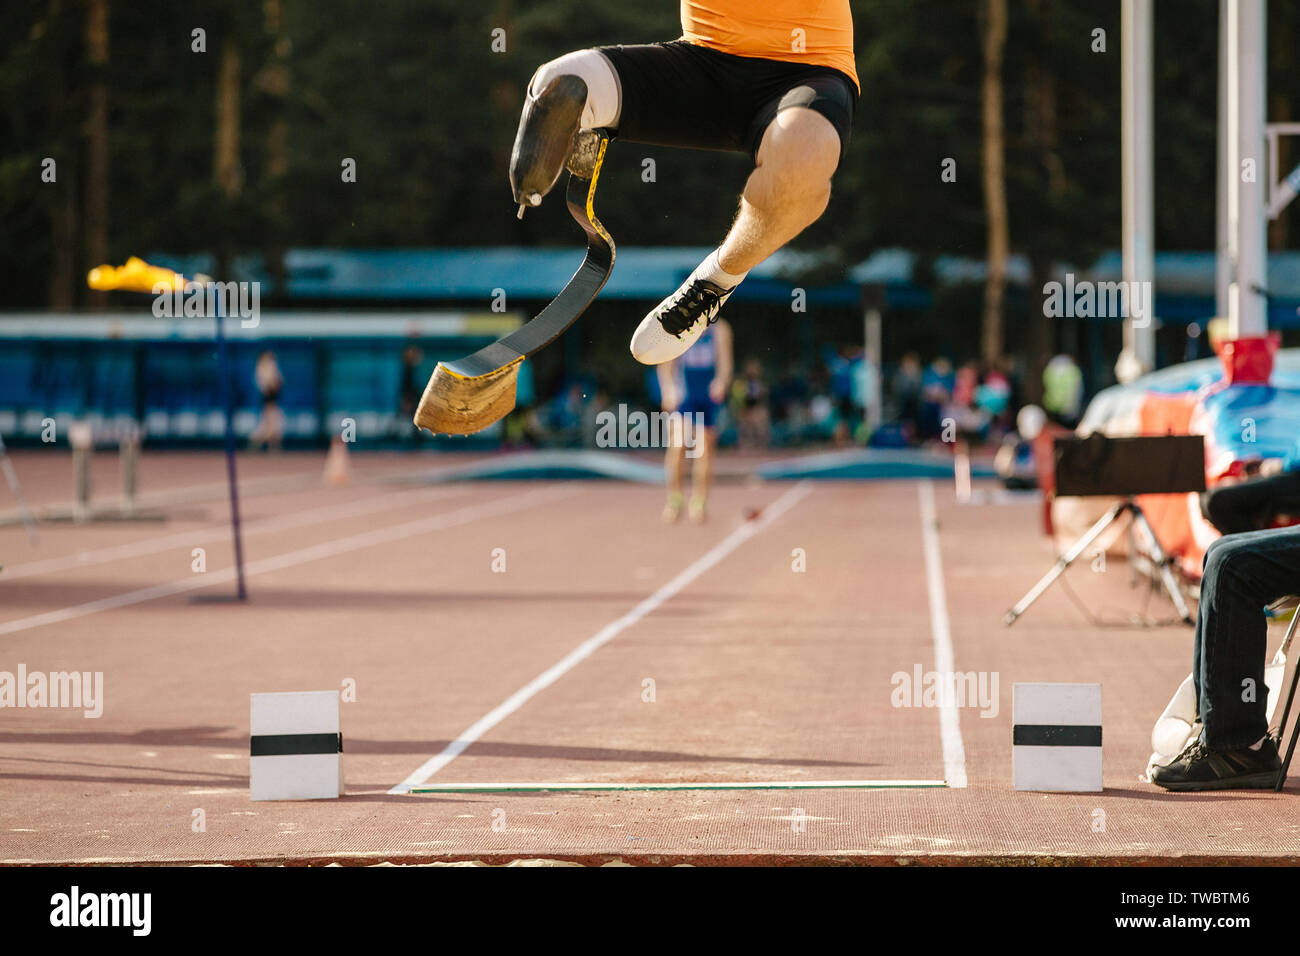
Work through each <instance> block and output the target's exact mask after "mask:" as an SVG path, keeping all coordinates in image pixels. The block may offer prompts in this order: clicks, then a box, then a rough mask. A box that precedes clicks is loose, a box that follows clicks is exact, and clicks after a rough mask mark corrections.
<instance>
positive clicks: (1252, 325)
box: [1228, 0, 1270, 338]
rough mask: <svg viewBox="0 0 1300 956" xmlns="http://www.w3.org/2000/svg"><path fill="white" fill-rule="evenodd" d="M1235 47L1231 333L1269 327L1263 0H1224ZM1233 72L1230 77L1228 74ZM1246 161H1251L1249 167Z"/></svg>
mask: <svg viewBox="0 0 1300 956" xmlns="http://www.w3.org/2000/svg"><path fill="white" fill-rule="evenodd" d="M1228 7H1229V11H1230V20H1231V21H1232V24H1233V26H1234V29H1233V30H1232V31H1231V32H1232V33H1233V34H1234V36H1233V39H1234V40H1235V41H1236V42H1235V47H1236V56H1235V58H1234V59H1235V62H1234V63H1233V64H1232V65H1233V66H1234V67H1235V72H1236V77H1235V81H1234V82H1233V85H1234V86H1235V92H1236V102H1235V107H1236V108H1235V111H1233V112H1232V116H1233V119H1234V120H1235V123H1234V124H1233V129H1232V136H1233V140H1234V147H1235V148H1234V153H1235V156H1234V159H1235V162H1234V163H1233V166H1232V187H1231V190H1230V192H1231V193H1232V194H1235V196H1236V201H1235V203H1233V204H1232V205H1235V207H1236V210H1235V212H1236V235H1235V239H1236V246H1237V250H1236V251H1237V267H1236V274H1235V277H1234V282H1233V285H1232V287H1231V288H1230V292H1229V310H1230V311H1229V326H1230V332H1231V334H1232V336H1233V337H1234V338H1237V337H1240V336H1246V335H1263V334H1264V333H1265V332H1267V331H1268V300H1267V299H1266V298H1265V295H1264V290H1265V289H1267V287H1268V276H1267V270H1268V236H1267V225H1268V218H1267V214H1266V212H1265V208H1264V206H1265V195H1264V194H1265V190H1266V189H1267V184H1268V177H1269V175H1270V172H1269V170H1268V169H1267V168H1266V167H1267V162H1266V160H1265V145H1264V102H1265V95H1266V83H1267V79H1266V76H1265V69H1264V67H1265V61H1266V59H1267V56H1266V52H1265V50H1266V46H1265V42H1264V38H1265V34H1266V18H1267V14H1268V5H1267V0H1228ZM1231 79H1232V78H1230V80H1231ZM1248 161H1253V167H1254V168H1253V170H1252V169H1250V168H1249V166H1250V164H1249V163H1248Z"/></svg>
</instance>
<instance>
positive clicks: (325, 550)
mask: <svg viewBox="0 0 1300 956" xmlns="http://www.w3.org/2000/svg"><path fill="white" fill-rule="evenodd" d="M577 491H578V489H576V488H573V487H566V486H561V487H558V488H555V487H552V488H546V489H542V490H538V491H526V492H524V493H522V494H518V495H510V496H509V497H506V498H497V499H495V500H493V501H489V502H487V503H485V504H480V505H467V506H465V507H464V508H457V509H456V510H455V511H448V512H445V513H442V514H436V515H432V516H430V517H428V518H422V519H420V520H418V521H410V522H406V523H404V524H399V525H392V526H390V527H387V528H377V529H375V530H373V531H364V532H361V533H360V534H353V535H348V536H347V537H343V538H336V539H335V540H333V541H326V542H324V543H322V544H316V545H312V546H311V547H308V548H299V549H298V550H297V551H289V552H286V553H285V554H277V555H273V556H272V557H269V558H262V559H261V560H259V561H251V562H249V563H247V564H245V565H244V576H245V577H253V576H255V575H258V574H266V573H267V572H270V571H279V570H281V569H282V568H291V567H294V566H295V565H299V564H306V563H307V562H308V561H319V560H321V559H323V558H332V557H334V556H336V555H340V554H346V553H347V552H349V551H357V550H359V549H361V548H369V547H373V546H374V545H377V544H388V543H389V542H392V541H400V540H402V539H403V538H411V537H414V536H415V535H420V534H428V533H429V532H431V531H441V530H443V529H445V528H453V527H456V526H457V525H462V524H467V523H469V522H471V521H477V520H478V519H480V518H491V517H496V516H498V515H503V514H509V513H510V512H512V511H521V510H523V509H525V508H531V507H534V506H535V505H539V504H542V503H544V502H546V501H552V500H555V499H557V498H564V497H568V496H570V495H574V494H577ZM234 579H235V569H234V568H223V569H221V570H220V571H209V572H208V573H207V574H195V575H192V576H190V577H188V578H181V579H180V580H177V581H169V582H167V583H165V584H156V585H154V586H153V587H148V588H141V589H139V590H138V591H127V592H126V593H124V594H115V595H113V596H112V597H106V598H100V599H99V600H97V601H88V602H86V603H85V604H76V605H73V606H72V607H66V608H61V609H59V610H57V611H48V612H46V613H44V614H35V615H33V616H31V617H23V618H19V619H18V620H16V621H6V622H5V623H3V624H0V635H4V634H15V633H17V632H19V631H29V630H31V629H32V628H37V627H44V626H45V625H47V624H59V623H62V622H63V621H70V620H73V619H74V618H79V617H85V616H86V615H88V614H95V613H97V612H99V611H111V610H113V609H115V608H119V607H129V606H131V605H133V604H143V603H144V602H146V601H154V600H157V599H158V598H164V597H169V596H170V595H173V594H182V593H184V592H186V591H197V590H200V589H201V588H208V587H212V586H213V585H216V584H223V583H226V582H229V581H233V580H234Z"/></svg>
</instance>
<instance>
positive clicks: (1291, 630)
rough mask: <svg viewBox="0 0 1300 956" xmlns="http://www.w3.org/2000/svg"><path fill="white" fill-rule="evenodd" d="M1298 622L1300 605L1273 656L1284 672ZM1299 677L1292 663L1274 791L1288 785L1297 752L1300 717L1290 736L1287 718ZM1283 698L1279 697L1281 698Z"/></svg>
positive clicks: (1279, 733) (1298, 667)
mask: <svg viewBox="0 0 1300 956" xmlns="http://www.w3.org/2000/svg"><path fill="white" fill-rule="evenodd" d="M1293 600H1294V599H1293ZM1297 623H1300V607H1297V608H1296V611H1295V613H1294V614H1293V615H1292V617H1291V624H1290V626H1289V627H1287V629H1286V637H1284V638H1283V639H1282V646H1281V647H1279V648H1278V650H1277V654H1276V655H1275V656H1274V658H1273V664H1275V665H1276V664H1281V665H1282V671H1283V673H1285V672H1286V664H1287V660H1286V653H1287V651H1288V650H1289V649H1290V647H1291V639H1292V638H1293V637H1295V631H1296V624H1297ZM1297 656H1300V655H1297ZM1297 678H1300V662H1298V663H1296V664H1292V665H1291V679H1290V680H1289V681H1287V682H1286V697H1285V703H1284V704H1283V705H1282V720H1281V721H1280V722H1279V723H1278V725H1277V747H1278V751H1279V752H1281V750H1282V744H1283V742H1284V741H1286V753H1284V754H1283V755H1282V769H1281V770H1279V771H1278V773H1277V783H1276V784H1275V785H1274V787H1273V790H1274V791H1280V790H1281V789H1282V788H1283V787H1285V786H1286V773H1287V768H1289V767H1290V766H1291V757H1292V756H1293V755H1294V754H1295V746H1296V738H1297V737H1300V718H1298V719H1297V720H1296V725H1295V726H1294V727H1292V728H1291V736H1290V737H1289V738H1288V737H1287V734H1286V730H1287V727H1286V725H1287V719H1288V718H1289V717H1290V716H1291V703H1292V702H1293V701H1294V700H1295V688H1296V680H1297ZM1281 699H1282V698H1279V700H1281Z"/></svg>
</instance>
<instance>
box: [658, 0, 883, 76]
mask: <svg viewBox="0 0 1300 956" xmlns="http://www.w3.org/2000/svg"><path fill="white" fill-rule="evenodd" d="M681 3H682V39H683V40H686V41H687V42H688V43H696V44H699V45H700V46H706V47H708V48H709V49H711V50H718V51H720V52H722V53H733V54H735V55H736V56H755V57H759V58H761V59H764V60H783V61H785V62H787V63H807V64H809V65H816V66H829V67H833V68H835V69H837V70H839V71H840V72H841V73H845V74H847V75H848V76H850V77H852V78H853V82H854V83H857V82H858V73H857V70H856V69H854V64H853V14H852V13H851V12H850V11H849V0H681Z"/></svg>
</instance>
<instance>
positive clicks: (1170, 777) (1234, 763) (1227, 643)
mask: <svg viewBox="0 0 1300 956" xmlns="http://www.w3.org/2000/svg"><path fill="white" fill-rule="evenodd" d="M1297 591H1300V527H1295V528H1274V529H1271V530H1267V531H1252V532H1248V533H1245V534H1232V535H1228V536H1225V537H1222V538H1220V539H1218V540H1217V541H1215V542H1214V543H1213V544H1212V545H1210V549H1209V551H1207V552H1206V554H1205V573H1204V577H1203V578H1202V579H1201V606H1200V610H1199V613H1198V614H1197V620H1196V645H1195V648H1194V650H1193V656H1192V678H1193V682H1194V683H1195V685H1196V702H1197V709H1198V711H1199V713H1200V719H1201V723H1202V727H1203V729H1202V731H1201V736H1200V737H1199V738H1198V739H1197V740H1195V741H1193V742H1192V743H1191V744H1189V745H1188V746H1187V747H1186V748H1185V749H1184V750H1183V752H1182V753H1180V754H1179V755H1178V756H1177V757H1175V758H1174V759H1173V761H1172V762H1170V763H1169V764H1168V765H1167V766H1164V767H1154V768H1152V770H1151V774H1150V776H1151V782H1152V783H1154V784H1158V785H1159V786H1161V787H1164V788H1165V789H1166V790H1263V789H1270V788H1272V787H1273V785H1274V784H1275V783H1276V781H1277V774H1278V771H1279V770H1280V769H1281V761H1280V759H1279V758H1278V752H1277V741H1276V740H1274V739H1273V737H1271V736H1269V733H1268V717H1267V706H1268V690H1267V688H1266V687H1265V684H1264V657H1265V652H1266V650H1267V648H1266V645H1267V629H1268V623H1267V619H1266V618H1265V616H1264V608H1265V606H1266V605H1268V604H1270V603H1272V602H1273V601H1276V600H1277V599H1279V598H1282V597H1286V596H1287V595H1290V594H1295V593H1296V592H1297ZM1248 679H1249V681H1250V682H1251V683H1247V680H1248ZM1249 688H1253V689H1254V692H1253V693H1248V689H1249Z"/></svg>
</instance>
